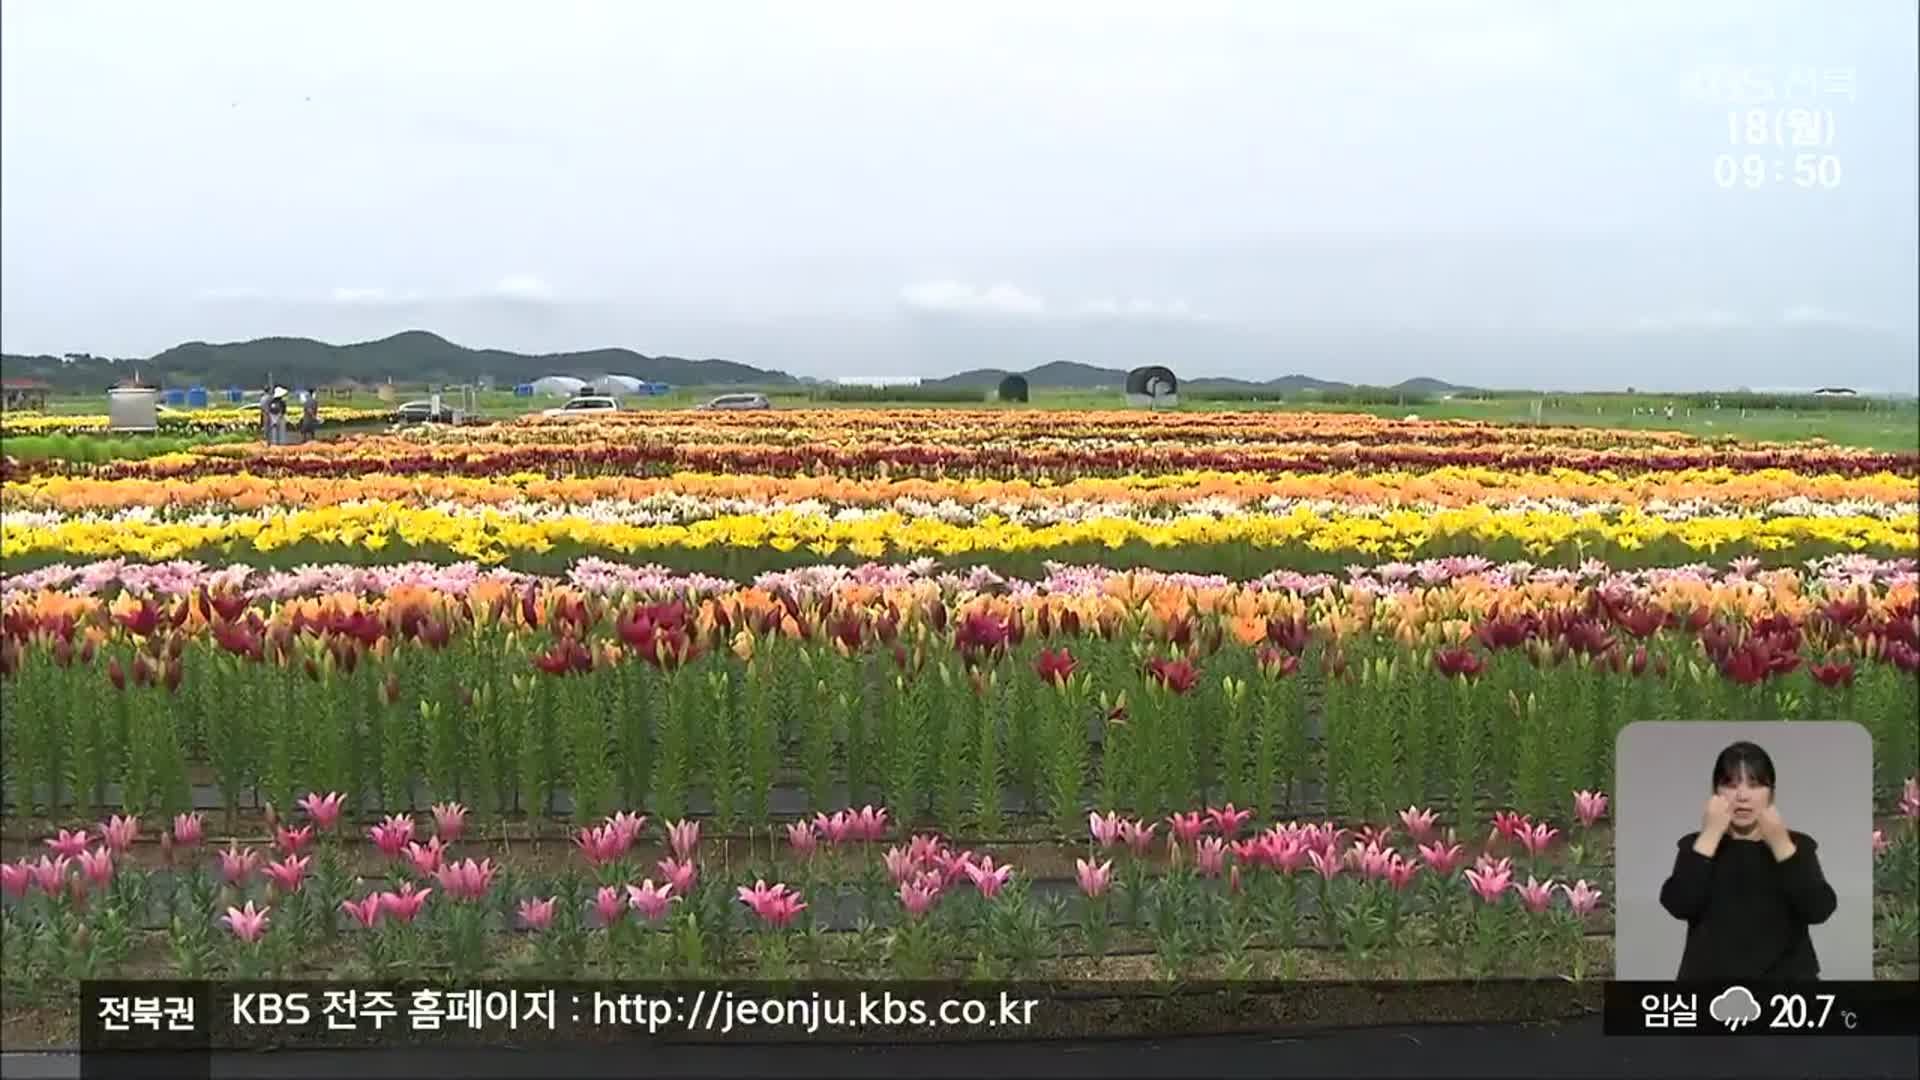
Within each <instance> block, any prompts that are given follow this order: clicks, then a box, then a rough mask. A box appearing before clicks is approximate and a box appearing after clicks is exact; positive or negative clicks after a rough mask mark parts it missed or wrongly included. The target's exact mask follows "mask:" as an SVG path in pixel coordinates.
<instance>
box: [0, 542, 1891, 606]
mask: <svg viewBox="0 0 1920 1080" xmlns="http://www.w3.org/2000/svg"><path fill="white" fill-rule="evenodd" d="M746 585H747V586H748V587H749V588H751V589H752V590H756V591H757V592H758V593H759V594H762V595H765V596H787V597H792V598H793V599H794V600H795V601H796V602H798V603H800V604H803V605H804V604H812V603H817V602H819V601H820V600H821V599H822V598H823V597H828V596H830V595H831V594H834V593H836V592H840V591H842V590H867V589H875V590H882V591H885V590H900V589H906V590H909V591H916V592H917V591H922V590H924V589H926V588H928V587H933V588H936V589H938V590H939V593H940V595H941V596H942V597H943V598H944V599H945V600H946V601H947V602H949V603H958V602H962V601H964V600H965V599H966V598H967V596H968V595H969V594H971V595H982V594H987V593H992V594H995V595H1002V596H1010V597H1024V598H1035V597H1040V596H1047V597H1055V598H1071V597H1080V598H1088V597H1100V596H1112V597H1118V598H1121V599H1123V600H1127V601H1128V602H1130V603H1139V602H1144V601H1147V600H1149V599H1151V598H1153V597H1155V596H1156V595H1177V594H1190V595H1191V596H1192V598H1193V601H1192V602H1193V604H1194V605H1195V606H1196V607H1197V608H1199V609H1201V610H1208V611H1217V610H1230V609H1233V608H1235V607H1236V606H1237V603H1238V601H1237V600H1236V594H1238V593H1239V592H1242V591H1244V592H1246V593H1250V594H1255V595H1262V594H1275V595H1278V594H1286V593H1292V594H1295V595H1297V596H1299V597H1301V598H1304V599H1309V600H1310V599H1314V598H1317V597H1321V596H1329V597H1339V596H1345V595H1348V594H1349V593H1353V594H1358V593H1378V594H1385V596H1386V597H1387V598H1388V599H1387V603H1388V605H1389V606H1391V605H1393V604H1395V603H1398V602H1400V601H1399V600H1398V599H1396V598H1399V597H1404V596H1407V595H1409V594H1411V593H1414V592H1415V591H1418V590H1431V589H1434V588H1437V587H1443V586H1444V587H1450V588H1455V589H1460V590H1466V591H1471V592H1484V591H1488V590H1491V591H1492V592H1494V593H1496V594H1497V593H1503V592H1506V591H1508V590H1514V591H1515V595H1511V596H1501V597H1498V599H1499V602H1500V603H1501V605H1502V606H1503V607H1505V608H1506V609H1508V610H1520V609H1525V608H1527V607H1529V606H1530V605H1532V604H1533V603H1534V602H1535V601H1536V600H1537V599H1541V598H1555V597H1558V598H1561V599H1568V598H1570V599H1572V600H1574V601H1576V602H1578V601H1579V600H1580V599H1581V597H1580V595H1578V594H1580V593H1583V592H1584V591H1585V590H1588V589H1593V590H1597V591H1599V592H1601V593H1604V594H1606V595H1608V596H1611V597H1614V598H1616V599H1618V598H1624V597H1630V598H1633V599H1634V600H1635V601H1637V602H1642V603H1654V604H1658V605H1661V606H1666V607H1669V608H1676V607H1705V608H1708V609H1710V610H1722V609H1739V610H1741V611H1743V612H1745V613H1747V614H1749V615H1754V614H1767V613H1770V610H1771V608H1770V605H1772V604H1774V603H1779V604H1781V605H1782V606H1784V607H1786V608H1787V609H1789V610H1790V611H1791V610H1799V609H1802V608H1804V603H1800V602H1798V601H1799V600H1800V598H1805V599H1806V600H1807V601H1809V602H1810V601H1811V600H1813V599H1817V597H1814V596H1809V595H1808V594H1826V598H1828V599H1839V598H1842V597H1843V596H1844V595H1845V594H1848V593H1852V592H1855V591H1858V590H1862V589H1864V590H1866V591H1867V592H1868V593H1869V594H1875V595H1877V594H1878V593H1880V592H1881V591H1883V590H1893V592H1892V593H1891V594H1890V595H1889V596H1888V598H1887V599H1888V601H1889V602H1894V603H1897V602H1898V601H1899V599H1900V598H1901V597H1902V596H1905V595H1910V594H1911V591H1912V590H1913V589H1914V588H1915V587H1916V586H1920V561H1917V560H1914V559H1876V558H1873V557H1871V556H1865V555H1833V556H1827V557H1823V558H1818V559H1809V560H1807V562H1806V566H1805V569H1804V570H1802V569H1798V568H1774V569H1768V570H1763V569H1762V568H1761V563H1760V560H1758V559H1735V560H1733V561H1732V562H1731V563H1730V564H1729V565H1727V566H1725V567H1714V566H1710V565H1707V564H1704V563H1699V564H1691V565H1686V566H1669V567H1653V568H1649V569H1643V570H1633V569H1622V568H1616V567H1610V566H1608V565H1607V564H1606V563H1603V562H1600V561H1599V560H1597V559H1590V560H1587V561H1585V562H1582V563H1581V564H1580V565H1579V566H1576V567H1569V568H1561V567H1542V566H1536V565H1534V564H1532V563H1528V562H1512V563H1500V564H1496V563H1494V562H1493V561H1492V560H1489V559H1486V558H1482V557H1480V556H1475V555H1460V556H1449V557H1446V558H1439V559H1425V560H1421V561H1420V562H1417V563H1401V562H1391V563H1377V564H1373V565H1358V564H1356V565H1351V566H1348V567H1346V568H1345V571H1344V573H1341V574H1302V573H1299V572H1297V571H1293V570H1281V571H1277V572H1275V573H1272V574H1268V575H1266V576H1264V577H1260V578H1254V579H1250V580H1246V581H1236V580H1234V579H1232V578H1229V577H1225V576H1223V575H1218V574H1177V573H1162V572H1160V571H1154V570H1115V569H1112V568H1110V567H1105V566H1099V565H1085V566H1069V565H1062V564H1050V565H1048V566H1047V567H1046V574H1045V575H1044V576H1042V577H1039V578H1034V579H1022V578H1012V577H1007V576H1004V575H1002V574H998V573H995V572H994V571H993V570H992V569H991V568H988V567H984V566H975V567H971V568H967V569H942V568H941V566H940V564H939V563H938V562H937V561H936V560H934V559H931V558H921V559H914V560H912V561H909V562H903V563H864V564H861V565H857V566H844V565H840V564H835V563H822V564H819V565H815V566H809V567H804V568H800V569H795V570H786V571H779V572H774V573H766V574H759V575H756V576H754V577H753V578H752V579H751V580H749V581H748V582H746ZM562 586H564V587H566V588H569V589H572V590H575V591H578V592H582V593H587V594H593V595H600V596H621V595H624V596H635V597H650V598H654V599H670V598H675V597H682V598H687V599H690V600H694V601H698V600H703V599H707V598H709V597H719V596H721V595H723V594H726V593H731V592H734V591H736V589H738V588H740V586H739V584H738V583H736V582H735V581H733V580H732V579H729V578H723V577H715V576H712V575H708V574H686V573H680V572H676V571H674V570H672V569H670V568H668V567H664V566H660V565H657V564H652V565H635V564H631V563H617V562H610V561H608V560H606V559H598V558H586V559H581V560H579V561H577V562H575V563H574V564H573V565H571V566H570V567H569V568H568V570H567V572H566V573H565V574H564V575H561V576H559V577H557V578H542V577H540V576H539V575H535V574H527V573H522V572H519V571H515V570H509V569H506V568H503V567H494V566H481V565H480V564H478V563H473V562H464V563H425V562H412V563H395V564H389V565H381V566H361V565H346V564H332V565H320V566H303V567H299V568H297V569H291V570H269V569H259V568H255V567H252V566H248V565H247V564H245V563H226V564H224V565H221V566H219V567H217V568H215V567H209V566H207V565H205V564H203V563H197V562H191V561H173V562H163V563H144V562H128V561H126V560H125V559H103V560H100V561H97V562H91V563H85V564H82V565H79V566H74V565H70V564H67V563H55V564H52V565H49V566H45V567H42V568H40V569H38V570H32V571H28V572H25V573H15V574H7V575H4V576H0V594H3V595H8V596H11V595H13V594H30V593H40V592H43V591H53V592H57V593H66V594H71V595H72V596H74V597H82V598H84V597H94V596H103V597H111V596H114V595H117V594H119V593H123V592H125V593H132V594H135V595H142V594H152V595H154V596H156V597H172V598H175V599H177V598H179V597H183V596H188V595H192V594H195V593H198V592H200V591H202V590H206V591H208V592H210V593H214V594H219V595H222V596H228V595H233V596H242V597H245V598H246V599H248V600H249V601H261V600H264V601H273V600H290V599H295V598H302V597H313V596H319V595H354V596H365V597H370V598H373V599H375V600H379V599H381V598H384V597H387V596H388V595H389V594H396V593H398V594H407V593H412V592H418V591H425V592H430V593H443V594H446V595H447V596H449V597H461V596H466V595H467V594H468V593H469V592H470V591H471V590H474V589H475V588H478V589H479V590H481V592H480V594H479V595H480V596H481V597H482V598H483V599H484V598H485V597H486V596H489V595H494V596H497V595H499V594H500V592H501V591H502V590H511V591H525V590H527V589H536V590H537V589H542V588H547V589H552V588H559V587H562ZM1567 590H1573V592H1572V593H1568V592H1567ZM1756 597H1758V598H1761V599H1762V600H1764V601H1765V603H1766V604H1767V605H1769V608H1768V610H1767V611H1760V610H1759V609H1756V608H1754V607H1753V604H1752V601H1753V599H1754V598H1756ZM1420 599H1421V604H1422V606H1425V607H1431V606H1433V605H1434V598H1432V597H1428V596H1422V597H1421V598H1420ZM1442 606H1445V605H1442Z"/></svg>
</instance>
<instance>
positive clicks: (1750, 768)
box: [1713, 742, 1774, 790]
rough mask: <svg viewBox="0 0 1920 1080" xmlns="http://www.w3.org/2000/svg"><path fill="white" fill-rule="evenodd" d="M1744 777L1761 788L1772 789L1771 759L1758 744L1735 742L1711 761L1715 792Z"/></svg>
mask: <svg viewBox="0 0 1920 1080" xmlns="http://www.w3.org/2000/svg"><path fill="white" fill-rule="evenodd" d="M1743 775H1744V776H1746V777H1747V778H1748V779H1750V780H1752V781H1753V782H1754V783H1756V784H1758V785H1760V786H1761V787H1769V788H1770V787H1773V786H1774V782H1773V781H1774V775H1773V759H1772V758H1770V757H1768V756H1767V752H1766V751H1765V750H1762V749H1760V747H1759V745H1758V744H1755V743H1750V742H1737V743H1734V744H1733V745H1732V746H1729V747H1727V748H1726V749H1725V750H1722V751H1720V756H1719V757H1717V758H1715V759H1713V786H1714V788H1715V789H1716V790H1717V789H1719V788H1721V787H1725V786H1729V785H1731V784H1733V783H1734V782H1735V781H1737V780H1739V779H1740V777H1741V776H1743Z"/></svg>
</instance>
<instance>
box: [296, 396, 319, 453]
mask: <svg viewBox="0 0 1920 1080" xmlns="http://www.w3.org/2000/svg"><path fill="white" fill-rule="evenodd" d="M319 428H320V394H319V392H318V391H315V390H309V391H307V400H306V402H305V403H304V404H302V405H301V406H300V441H301V442H311V441H312V439H313V433H314V432H315V431H317V430H319Z"/></svg>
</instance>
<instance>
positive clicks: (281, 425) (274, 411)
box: [267, 386, 287, 446]
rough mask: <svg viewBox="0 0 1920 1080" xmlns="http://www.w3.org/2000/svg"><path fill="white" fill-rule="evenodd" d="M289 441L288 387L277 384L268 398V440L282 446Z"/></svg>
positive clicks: (271, 443)
mask: <svg viewBox="0 0 1920 1080" xmlns="http://www.w3.org/2000/svg"><path fill="white" fill-rule="evenodd" d="M286 441H287V388H286V387H284V386H276V387H274V388H273V394H272V395H271V396H269V397H268V398H267V442H268V443H269V444H270V445H273V446H281V445H283V444H285V443H286Z"/></svg>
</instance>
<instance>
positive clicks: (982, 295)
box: [900, 281, 1047, 315]
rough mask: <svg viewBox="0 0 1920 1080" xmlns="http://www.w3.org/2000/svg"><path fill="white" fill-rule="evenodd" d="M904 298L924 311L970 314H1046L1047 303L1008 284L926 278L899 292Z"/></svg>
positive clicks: (909, 304)
mask: <svg viewBox="0 0 1920 1080" xmlns="http://www.w3.org/2000/svg"><path fill="white" fill-rule="evenodd" d="M900 298H901V300H903V301H905V302H906V305H907V306H908V307H911V308H916V309H918V310H921V311H939V312H949V313H957V314H968V315H1044V314H1046V311H1047V302H1046V301H1045V300H1043V299H1041V298H1040V297H1038V296H1034V295H1033V294H1031V293H1027V292H1023V291H1021V290H1020V289H1018V288H1015V287H1014V286H1012V285H1008V284H1006V283H1004V282H1003V283H1001V284H998V285H990V286H988V287H986V288H984V289H983V288H980V287H978V286H974V285H969V284H967V283H966V282H963V281H924V282H920V283H919V284H915V285H909V286H907V287H906V288H905V289H902V290H901V291H900Z"/></svg>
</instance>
